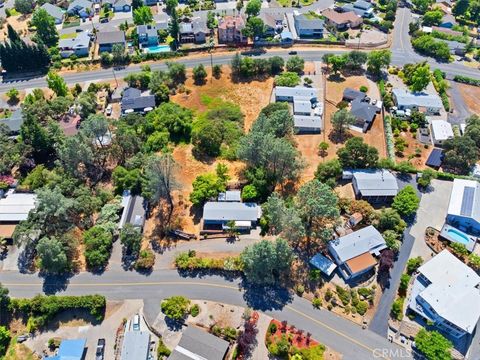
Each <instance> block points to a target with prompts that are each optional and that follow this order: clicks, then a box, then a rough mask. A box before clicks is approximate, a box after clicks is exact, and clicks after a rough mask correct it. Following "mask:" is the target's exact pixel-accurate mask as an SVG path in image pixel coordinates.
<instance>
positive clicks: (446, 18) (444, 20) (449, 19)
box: [442, 14, 457, 24]
mask: <svg viewBox="0 0 480 360" xmlns="http://www.w3.org/2000/svg"><path fill="white" fill-rule="evenodd" d="M444 23H452V24H456V23H457V20H455V16H453V15H452V14H445V15H443V18H442V24H444Z"/></svg>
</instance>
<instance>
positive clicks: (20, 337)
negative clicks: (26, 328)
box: [17, 334, 29, 344]
mask: <svg viewBox="0 0 480 360" xmlns="http://www.w3.org/2000/svg"><path fill="white" fill-rule="evenodd" d="M28 338H29V336H28V334H23V335H20V336H17V342H18V343H19V344H21V343H22V342H24V341H26V340H27V339H28Z"/></svg>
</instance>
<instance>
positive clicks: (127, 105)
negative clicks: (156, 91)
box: [122, 87, 155, 111]
mask: <svg viewBox="0 0 480 360" xmlns="http://www.w3.org/2000/svg"><path fill="white" fill-rule="evenodd" d="M148 107H152V108H153V107H155V96H154V95H151V94H147V95H146V94H142V92H141V91H140V90H139V89H135V88H131V87H130V88H127V89H125V90H124V91H123V95H122V111H125V110H128V109H133V110H143V109H145V108H148Z"/></svg>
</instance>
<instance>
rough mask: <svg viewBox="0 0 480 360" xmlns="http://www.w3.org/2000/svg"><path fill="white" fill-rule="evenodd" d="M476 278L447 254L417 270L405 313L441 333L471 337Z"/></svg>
mask: <svg viewBox="0 0 480 360" xmlns="http://www.w3.org/2000/svg"><path fill="white" fill-rule="evenodd" d="M479 286H480V276H478V275H477V273H476V272H475V271H473V270H472V269H471V268H470V267H468V266H467V265H465V264H464V263H463V262H462V261H460V260H459V259H457V258H456V257H455V256H454V255H452V254H451V253H450V252H449V251H448V250H443V251H442V252H441V253H439V254H438V255H436V256H435V257H433V258H432V259H431V260H429V261H427V262H426V263H425V264H423V265H422V266H420V267H419V268H418V274H417V275H416V277H415V280H414V283H413V287H412V291H411V293H410V297H409V299H408V309H409V310H411V311H413V312H414V313H416V314H418V315H420V316H421V317H422V318H424V319H426V320H427V321H431V322H433V324H434V325H435V326H436V327H437V328H438V329H439V330H441V331H442V332H444V333H447V334H449V335H450V336H453V337H454V338H457V339H459V338H461V337H463V336H465V335H467V334H473V332H474V330H475V327H476V326H477V322H478V320H479V318H480V291H479Z"/></svg>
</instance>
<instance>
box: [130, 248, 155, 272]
mask: <svg viewBox="0 0 480 360" xmlns="http://www.w3.org/2000/svg"><path fill="white" fill-rule="evenodd" d="M153 265H155V254H154V253H153V251H152V250H150V249H145V250H142V251H140V255H139V256H138V259H137V261H136V262H135V268H136V269H137V270H150V269H151V268H153Z"/></svg>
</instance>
